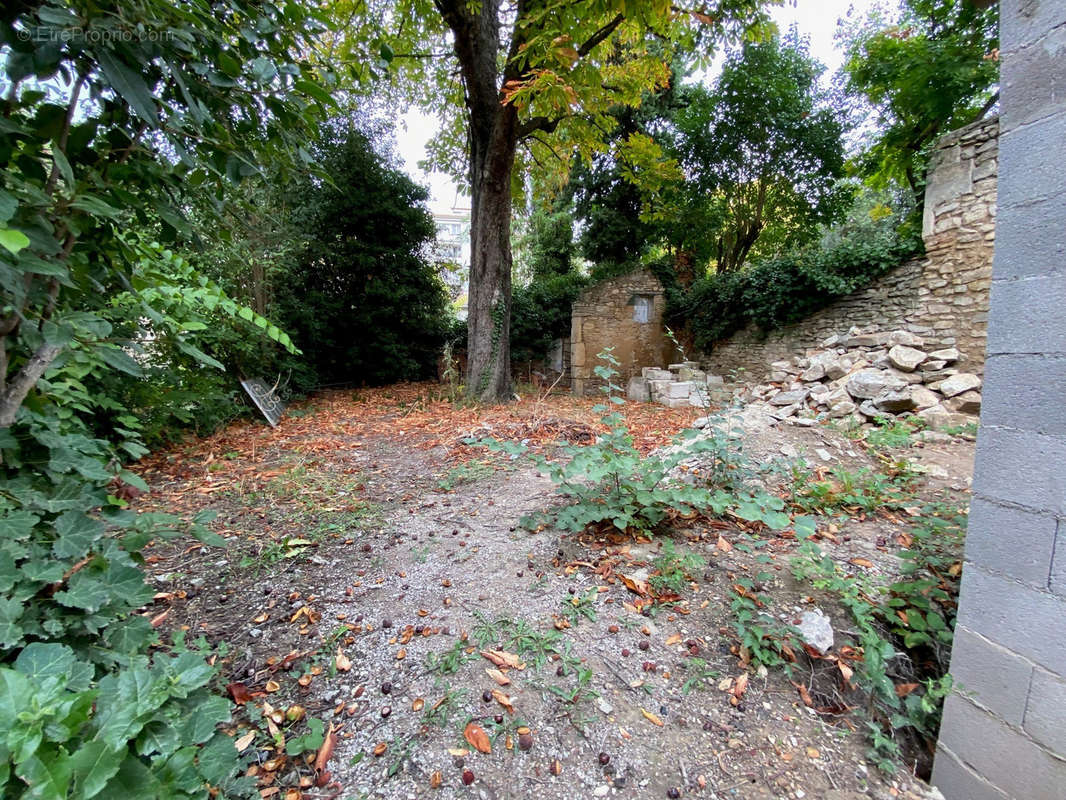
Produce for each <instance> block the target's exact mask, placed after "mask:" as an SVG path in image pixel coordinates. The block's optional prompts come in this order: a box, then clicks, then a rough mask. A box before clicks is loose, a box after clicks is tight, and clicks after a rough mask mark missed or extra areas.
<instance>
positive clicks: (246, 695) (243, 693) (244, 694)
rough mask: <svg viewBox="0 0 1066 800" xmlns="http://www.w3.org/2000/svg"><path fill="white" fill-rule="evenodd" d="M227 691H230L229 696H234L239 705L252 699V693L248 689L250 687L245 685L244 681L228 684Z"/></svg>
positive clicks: (234, 700)
mask: <svg viewBox="0 0 1066 800" xmlns="http://www.w3.org/2000/svg"><path fill="white" fill-rule="evenodd" d="M226 691H227V692H229V696H230V697H232V698H233V702H234V703H236V704H237V705H239V706H243V705H244V704H245V703H247V702H248V701H249V700H251V699H252V695H251V693H250V692H249V691H248V687H247V686H245V685H244V684H243V683H230V684H227V685H226Z"/></svg>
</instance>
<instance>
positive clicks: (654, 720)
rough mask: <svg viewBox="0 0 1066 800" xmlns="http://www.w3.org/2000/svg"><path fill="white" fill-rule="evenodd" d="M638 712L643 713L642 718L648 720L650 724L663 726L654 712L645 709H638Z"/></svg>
mask: <svg viewBox="0 0 1066 800" xmlns="http://www.w3.org/2000/svg"><path fill="white" fill-rule="evenodd" d="M640 713H641V714H643V715H644V719H646V720H648V722H650V723H651V724H652V725H658V726H659V727H660V728H661V727H662V726H663V724H664V723H663V721H662V720H661V719H659V718H658V717H657V716H656V715H655V714H652V713H651V712H650V711H647V710H645V709H643V708H642V709H640Z"/></svg>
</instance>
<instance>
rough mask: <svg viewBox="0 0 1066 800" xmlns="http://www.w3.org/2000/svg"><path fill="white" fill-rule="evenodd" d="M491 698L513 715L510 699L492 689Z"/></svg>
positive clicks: (497, 690)
mask: <svg viewBox="0 0 1066 800" xmlns="http://www.w3.org/2000/svg"><path fill="white" fill-rule="evenodd" d="M492 696H493V697H494V698H495V699H496V702H497V703H499V704H500V705H501V706H503V707H504V708H506V709H507V711H508V712H509V713H511V714H513V713H514V705H513V701H512V700H511V698H510V697H508V696H507V695H505V694H504V693H503V692H501V691H500V690H499V689H493V690H492Z"/></svg>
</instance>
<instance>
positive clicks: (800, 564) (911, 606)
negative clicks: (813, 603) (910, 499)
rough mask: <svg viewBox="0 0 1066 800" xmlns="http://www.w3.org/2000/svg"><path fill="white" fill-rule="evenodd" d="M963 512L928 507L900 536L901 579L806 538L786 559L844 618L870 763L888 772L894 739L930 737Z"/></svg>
mask: <svg viewBox="0 0 1066 800" xmlns="http://www.w3.org/2000/svg"><path fill="white" fill-rule="evenodd" d="M964 536H965V513H964V512H963V511H962V510H961V509H958V508H953V507H950V506H945V505H932V506H928V507H926V508H925V509H923V514H922V516H921V517H920V518H919V520H918V522H917V524H916V525H915V527H914V529H913V530H912V531H910V532H909V533H908V534H906V535H904V536H903V537H902V539H901V545H902V549H901V550H900V552H899V557H900V559H901V561H902V563H903V567H902V569H901V574H900V575H899V576H898V577H897V578H895V579H894V580H891V581H888V582H887V583H878V582H875V580H874V579H873V578H871V577H870V576H868V575H866V574H863V573H859V574H852V573H851V572H849V571H847V570H845V568H844V567H842V566H841V565H839V564H837V563H836V562H835V561H833V560H832V559H831V558H830V557H829V556H827V555H825V554H823V553H822V552H821V550H820V549H819V548H818V547H817V546H816V545H815V544H814V543H813V542H810V541H806V542H804V544H803V545H802V546H801V548H800V551H799V552H800V555H798V556H797V557H796V558H795V559H793V564H792V568H793V572H794V574H795V575H796V577H797V578H800V579H804V580H808V581H810V582H811V584H812V585H813V586H814V588H816V589H819V590H821V591H824V592H826V593H828V594H829V595H831V596H832V597H834V598H835V600H836V601H837V602H838V603H840V604H841V605H842V606H843V607H844V608H845V609H847V610H848V612H849V613H850V615H851V617H852V621H853V628H854V630H855V636H856V638H857V643H858V645H859V647H860V648H861V650H862V653H863V659H862V661H861V662H858V663H857V664H856V669H855V672H854V681H855V683H856V685H857V686H858V687H859V688H861V689H862V690H864V691H865V692H866V693H867V695H868V696H869V713H870V720H869V725H868V728H869V730H870V732H871V746H872V751H871V758H872V759H873V760H875V762H876V763H877V764H878V765H879V767H880V768H882V769H883V770H885V771H889V772H890V771H892V770H893V769H894V768H895V762H896V761H897V760H898V756H899V754H900V752H901V748H900V739H901V738H902V739H903V740H905V741H906V740H908V739H909V740H911V742H915V741H917V742H919V744H918V746H917V747H915V748H914V749H915V750H916V752H923V749H922V746H921V744H920V743H922V742H924V743H931V742H935V740H936V733H937V729H938V728H939V724H940V712H941V708H942V705H943V701H944V698H945V697H946V696H947V694H949V693H950V691H951V685H952V681H951V677H950V675H948V673H947V669H948V665H949V661H950V656H951V641H952V637H953V631H954V627H955V611H956V607H957V601H958V591H959V577H960V573H961V566H962V565H961V557H962V541H963V538H964Z"/></svg>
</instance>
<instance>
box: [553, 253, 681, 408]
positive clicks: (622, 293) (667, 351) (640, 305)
mask: <svg viewBox="0 0 1066 800" xmlns="http://www.w3.org/2000/svg"><path fill="white" fill-rule="evenodd" d="M665 309H666V298H665V297H664V295H663V286H662V284H661V283H660V282H659V279H658V278H656V277H655V276H654V275H653V274H652V273H651V272H650V271H648V270H646V269H639V270H636V271H634V272H630V273H628V274H626V275H620V276H618V277H616V278H611V279H610V280H606V281H602V282H600V283H598V284H596V285H595V286H591V287H589V288H588V289H586V290H585V291H584V292H582V294H581V296H580V297H578V299H577V300H576V301H574V310H573V317H572V321H571V329H570V385H571V387H572V388H573V391H574V393H575V394H590V393H592V392H594V391H596V389H597V388H598V387H599V386H600V385H601V383H602V382H601V381H600V380H599V379H598V378H596V376H595V374H594V373H593V368H594V367H595V366H596V364H597V363H598V362H597V361H596V354H597V353H599V352H600V351H601V350H603V349H604V348H606V347H613V348H614V351H613V354H614V357H615V358H617V359H618V360H619V361H620V362H621V367H620V368H619V371H620V372H621V375H620V376H619V378H620V380H619V381H618V382H619V383H620V384H621V385H622V386H624V385H625V383H626V381H628V380H629V378H631V377H633V376H634V375H639V374H640V372H641V368H643V367H649V366H655V365H657V364H665V363H667V362H669V361H672V360H673V355H674V353H675V350H674V346H673V344H672V343H671V342H670V340H669V339H668V338H667V336H666V334H665V332H664V331H663V312H664V311H665Z"/></svg>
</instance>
